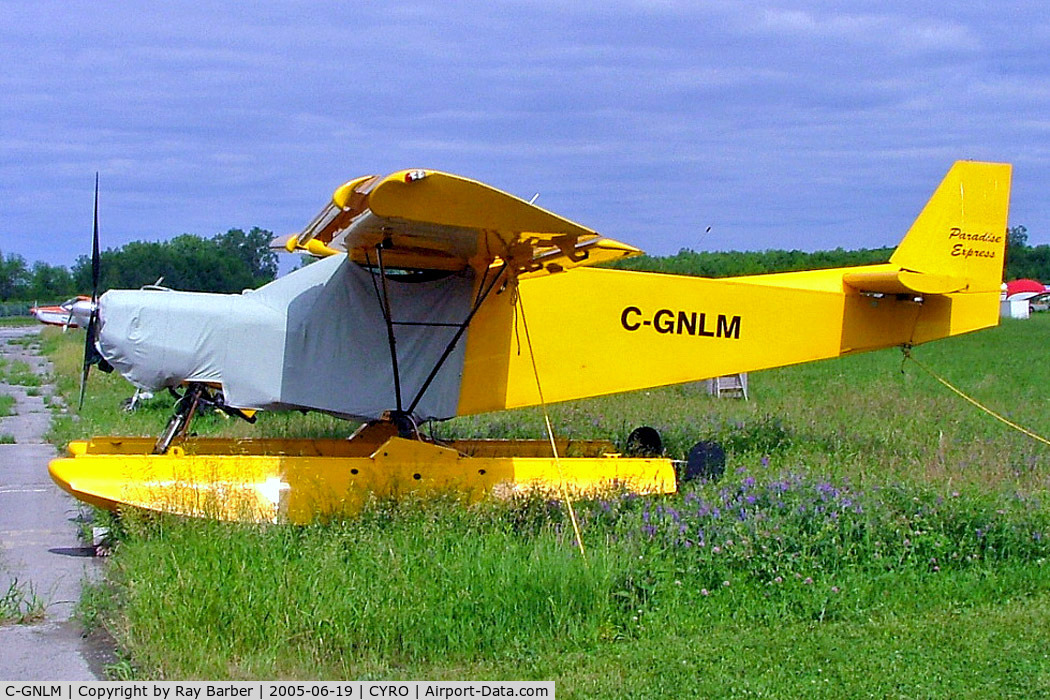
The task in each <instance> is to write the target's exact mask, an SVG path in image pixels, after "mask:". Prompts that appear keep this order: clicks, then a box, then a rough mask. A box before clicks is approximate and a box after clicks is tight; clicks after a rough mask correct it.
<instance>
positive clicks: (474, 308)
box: [365, 243, 508, 429]
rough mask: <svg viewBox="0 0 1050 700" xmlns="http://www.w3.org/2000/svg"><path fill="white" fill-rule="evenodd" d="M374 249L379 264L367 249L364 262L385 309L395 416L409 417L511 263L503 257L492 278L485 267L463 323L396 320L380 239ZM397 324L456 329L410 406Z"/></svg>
mask: <svg viewBox="0 0 1050 700" xmlns="http://www.w3.org/2000/svg"><path fill="white" fill-rule="evenodd" d="M375 250H376V265H375V266H374V267H373V266H372V262H371V260H370V258H369V255H368V253H367V251H366V253H365V263H366V264H367V265H368V269H369V271H370V272H371V275H372V288H373V289H374V291H375V294H376V300H377V301H378V302H379V307H380V310H381V311H382V313H383V321H384V323H385V324H386V333H387V341H388V343H389V345H390V366H391V369H392V370H393V373H394V393H395V400H396V402H397V410H396V412H395V416H397V417H409V418H410V417H411V415H412V412H413V411H415V410H416V406H418V405H419V402H420V401H421V400H422V399H423V396H424V395H425V394H426V392H427V389H429V388H430V385H431V384H432V383H433V381H434V379H435V378H436V377H437V374H438V372H439V371H441V367H442V366H443V365H444V364H445V361H446V360H447V359H448V357H449V355H451V354H452V351H453V350H455V349H456V345H457V344H458V343H459V341H460V339H461V338H462V337H463V334H464V333H465V332H466V330H467V328H468V327H469V326H470V322H471V321H473V320H474V316H475V315H476V314H477V312H478V309H480V308H481V305H482V304H483V303H484V302H485V299H487V298H488V296H489V294H490V293H491V292H492V290H493V289H495V288H496V285H498V284H499V283H500V281H501V280H502V279H503V276H504V273H505V272H506V271H507V269H508V263H507V262H506V261H504V262H503V263H502V264H501V265H500V267H499V270H498V271H497V272H496V274H495V275H494V276H493V277H492V279H491V280H490V279H489V278H488V275H489V270H488V269H486V270H485V273H484V275H482V278H481V281H480V282H479V284H478V291H477V294H476V295H475V298H474V302H473V304H472V305H471V308H470V311H469V312H468V313H467V316H466V318H464V319H463V321H462V322H461V323H443V322H435V323H428V322H425V321H397V320H394V317H393V312H392V311H391V308H390V296H389V290H388V288H387V283H386V266H385V265H384V263H383V244H382V243H380V244H379V245H377V246H376V247H375ZM377 271H378V273H379V277H380V281H379V282H376V272H377ZM395 326H433V327H444V328H455V329H456V332H455V334H454V335H453V336H452V338H451V339H450V340H449V341H448V343H447V344H446V345H445V349H444V351H442V353H441V356H440V357H439V358H438V359H437V361H436V362H435V363H434V366H433V367H432V368H431V370H430V373H429V374H428V375H427V378H426V379H425V380H424V381H423V384H422V386H420V387H419V391H417V392H416V395H415V397H413V399H412V403H411V404H409V406H408V409H407V410H405V408H404V402H403V399H402V395H401V374H400V371H399V369H398V363H397V333H396V329H395ZM395 422H396V423H398V426H399V429H400V427H401V426H402V425H404V423H402V422H400V421H396V420H395ZM409 422H410V423H411V424H412V425H413V426H414V424H415V421H414V420H410V421H409Z"/></svg>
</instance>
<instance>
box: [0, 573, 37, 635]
mask: <svg viewBox="0 0 1050 700" xmlns="http://www.w3.org/2000/svg"><path fill="white" fill-rule="evenodd" d="M44 609H45V606H44V602H43V601H42V600H41V599H40V598H38V597H37V595H36V593H34V592H33V587H32V586H28V585H26V584H24V583H22V582H20V581H19V580H18V579H17V578H13V579H11V581H10V582H9V583H8V586H7V590H6V591H5V592H4V593H2V594H0V625H7V624H16V625H26V624H29V623H32V622H38V621H40V620H42V619H43V618H44Z"/></svg>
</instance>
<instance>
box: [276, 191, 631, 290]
mask: <svg viewBox="0 0 1050 700" xmlns="http://www.w3.org/2000/svg"><path fill="white" fill-rule="evenodd" d="M281 243H282V244H283V245H284V247H285V248H286V249H287V250H289V251H294V250H302V251H305V252H308V253H311V254H314V255H332V254H336V253H347V254H348V255H349V256H350V258H351V259H353V260H354V261H355V262H358V263H362V264H375V263H376V257H377V249H381V250H382V255H383V258H384V264H385V265H387V266H388V267H393V268H406V269H416V270H449V271H455V270H462V269H465V268H467V267H472V268H474V269H475V270H478V271H481V270H484V269H485V268H487V267H489V266H491V265H494V264H502V263H503V262H506V263H507V264H508V266H509V267H510V268H511V269H512V270H513V271H514V272H517V273H518V274H539V273H541V272H559V271H561V270H565V269H569V268H572V267H577V266H579V265H593V264H595V263H598V262H607V261H609V260H615V259H618V258H623V257H631V256H635V255H641V254H642V251H641V250H639V249H638V248H635V247H634V246H630V245H627V244H625V243H620V242H618V241H614V240H611V239H608V238H603V237H602V236H600V235H599V234H598V233H597V232H595V231H593V230H592V229H589V228H587V227H586V226H582V225H580V224H577V223H575V222H573V221H570V220H569V219H566V218H564V217H561V216H558V215H557V214H554V213H552V212H549V211H547V210H546V209H543V208H542V207H538V206H535V205H534V204H530V203H529V202H526V201H525V200H523V199H520V198H518V197H515V196H514V195H511V194H507V193H506V192H503V191H501V190H498V189H496V188H494V187H490V186H488V185H486V184H483V183H481V182H477V181H475V180H470V179H467V178H464V177H459V176H457V175H450V174H448V173H442V172H438V171H434V170H401V171H398V172H395V173H392V174H390V175H387V176H385V177H382V176H366V177H360V178H357V179H355V180H351V181H349V182H347V183H346V184H344V185H342V186H341V187H339V188H338V189H337V190H336V191H335V193H334V194H333V195H332V202H331V204H329V205H328V206H326V207H325V208H324V209H323V210H322V211H321V212H320V213H319V214H318V215H317V216H316V217H314V219H313V221H311V222H310V224H309V225H308V226H307V227H306V228H305V229H303V231H302V232H301V233H299V234H297V235H294V236H291V237H289V238H287V239H284V240H282V241H281Z"/></svg>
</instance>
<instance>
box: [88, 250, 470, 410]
mask: <svg viewBox="0 0 1050 700" xmlns="http://www.w3.org/2000/svg"><path fill="white" fill-rule="evenodd" d="M376 281H377V282H378V280H376ZM472 282H473V280H472V279H471V276H470V275H469V274H463V275H452V276H449V277H446V278H444V279H442V280H438V281H433V282H398V281H393V280H389V279H388V280H387V289H388V290H389V293H390V305H391V310H392V315H393V318H394V320H395V321H413V322H428V323H461V322H462V321H463V320H465V319H466V317H467V314H468V313H469V311H470V303H471V292H472V287H473V284H472ZM99 313H100V319H101V327H100V329H99V338H98V348H99V351H100V352H101V353H102V355H103V356H104V357H105V358H106V360H108V361H109V363H110V364H111V365H113V367H114V368H115V369H117V371H119V372H120V373H121V374H122V375H124V376H125V377H126V378H127V379H128V380H129V381H130V382H131V383H132V384H135V385H136V386H138V387H141V388H145V389H152V390H156V389H160V388H163V387H174V386H178V385H179V384H181V383H182V382H184V381H202V382H215V383H218V384H221V385H222V387H223V392H224V393H225V396H226V401H227V403H229V404H230V405H232V406H237V407H239V408H252V409H263V410H279V409H298V408H304V409H312V410H318V411H324V412H326V413H332V414H335V415H339V416H343V417H347V418H376V417H378V416H379V415H380V414H381V413H382V412H383V411H385V410H390V409H393V408H396V405H397V404H396V399H395V396H394V379H393V369H392V367H391V362H390V350H389V345H388V342H387V333H386V325H385V324H384V322H383V314H382V309H381V307H380V303H379V300H378V298H377V297H376V293H375V289H374V287H373V280H372V276H371V274H370V273H369V272H368V271H367V270H364V269H362V268H360V267H359V266H357V265H356V264H354V263H353V262H351V261H350V260H348V259H347V258H346V257H345V256H343V255H335V256H331V257H329V258H325V259H323V260H320V261H318V262H316V263H314V264H312V265H308V266H307V267H305V268H303V269H301V270H296V271H295V272H292V273H290V274H288V275H286V276H284V277H282V278H280V279H278V280H275V281H274V282H271V283H270V284H268V285H266V286H264V287H261V288H259V289H257V290H254V291H246V292H244V293H243V294H202V293H196V292H174V291H130V290H114V291H110V292H107V293H106V294H103V295H102V298H101V299H100V312H99ZM395 328H396V330H395V333H396V336H397V355H398V368H399V370H400V377H401V393H402V397H403V401H404V407H405V408H406V409H407V408H408V406H409V404H410V403H411V401H412V399H413V398H414V397H415V395H416V392H417V391H418V390H419V388H420V387H421V386H422V384H423V382H424V381H425V379H426V377H427V375H428V374H429V373H430V371H431V369H432V368H433V366H434V365H435V363H437V361H438V358H439V357H440V356H441V353H442V351H443V350H444V349H445V345H446V344H447V343H448V341H449V340H451V338H452V337H453V335H454V334H455V332H456V329H455V328H450V327H432V326H396V327H395ZM464 345H465V337H464V338H461V339H460V342H459V343H458V344H457V347H456V349H455V350H454V351H453V352H452V354H451V355H450V356H449V358H448V359H447V360H446V361H445V364H444V365H443V366H442V369H441V371H440V372H439V373H438V375H437V377H436V378H435V380H434V382H433V383H432V384H431V386H430V388H429V389H428V390H427V392H426V394H425V395H424V397H423V399H422V400H421V401H420V403H419V405H418V406H417V408H416V411H415V415H416V416H417V417H418V418H420V419H426V418H448V417H450V416H453V415H455V413H456V406H457V403H458V400H459V385H460V377H461V375H462V369H463V352H464Z"/></svg>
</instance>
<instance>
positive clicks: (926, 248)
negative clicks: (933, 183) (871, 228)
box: [890, 161, 1010, 292]
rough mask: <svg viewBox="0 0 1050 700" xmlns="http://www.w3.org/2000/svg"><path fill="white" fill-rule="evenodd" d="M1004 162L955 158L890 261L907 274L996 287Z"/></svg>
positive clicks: (968, 286) (1002, 235) (1005, 203)
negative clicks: (940, 277) (932, 276)
mask: <svg viewBox="0 0 1050 700" xmlns="http://www.w3.org/2000/svg"><path fill="white" fill-rule="evenodd" d="M1009 205H1010V165H1009V164H1007V163H980V162H976V161H958V162H956V163H955V165H953V166H952V168H951V170H949V171H948V174H947V175H946V176H945V177H944V180H942V181H941V184H940V185H939V186H938V187H937V190H936V191H935V192H934V193H933V196H932V197H931V198H930V200H929V201H928V202H927V203H926V206H925V207H924V208H923V210H922V213H920V214H919V217H918V218H917V219H915V223H913V224H912V226H911V228H910V229H909V230H908V235H906V236H905V237H904V240H903V241H901V244H900V246H899V247H898V248H897V250H896V252H894V254H893V257H891V258H890V262H891V263H892V264H894V265H898V266H899V267H900V268H901V269H903V270H907V271H909V272H918V273H921V274H924V275H938V276H943V277H946V278H953V279H958V280H962V281H965V291H967V292H986V291H993V290H994V291H998V290H999V286H1000V284H1002V279H1003V258H1004V253H1005V249H1006V214H1007V210H1008V208H1009Z"/></svg>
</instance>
